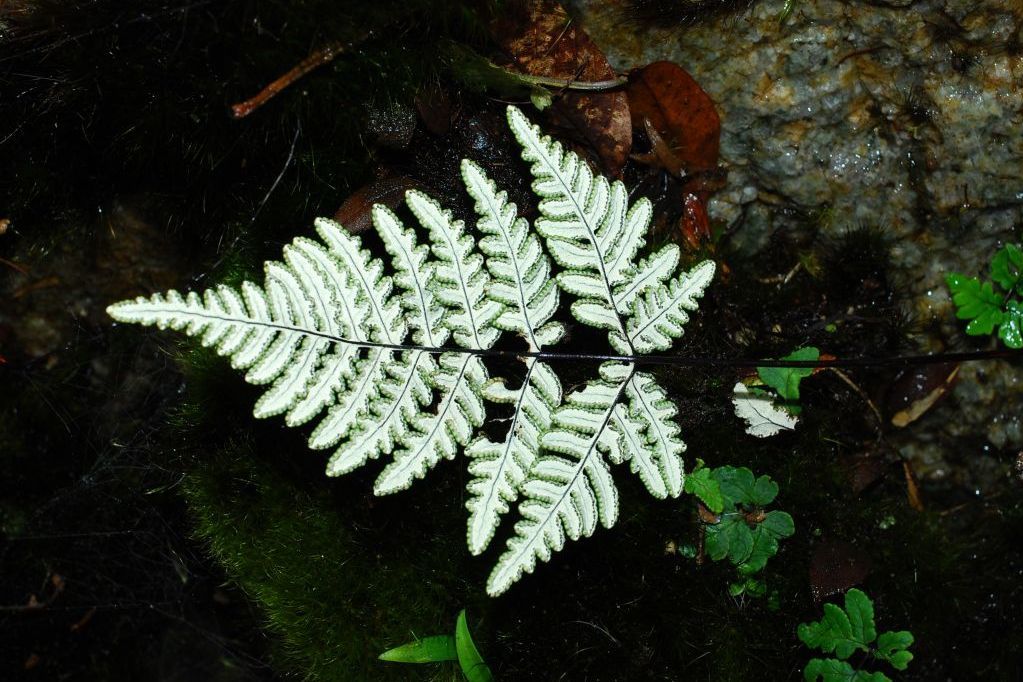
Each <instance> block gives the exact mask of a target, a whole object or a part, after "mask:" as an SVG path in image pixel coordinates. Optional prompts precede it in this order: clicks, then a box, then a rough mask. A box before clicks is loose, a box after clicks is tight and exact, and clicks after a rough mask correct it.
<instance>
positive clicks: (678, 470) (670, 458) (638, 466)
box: [620, 372, 686, 497]
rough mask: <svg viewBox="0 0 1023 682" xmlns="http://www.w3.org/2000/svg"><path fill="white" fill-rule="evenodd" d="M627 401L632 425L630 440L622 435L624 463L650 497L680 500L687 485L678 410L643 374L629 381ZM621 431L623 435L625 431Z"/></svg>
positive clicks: (683, 444)
mask: <svg viewBox="0 0 1023 682" xmlns="http://www.w3.org/2000/svg"><path fill="white" fill-rule="evenodd" d="M625 397H626V399H627V401H628V411H629V416H630V417H631V419H632V421H633V424H632V425H631V428H630V429H629V436H630V437H629V438H628V439H626V438H625V436H624V435H623V440H622V451H623V455H624V459H627V460H629V461H630V463H631V467H632V471H633V472H634V473H636V474H638V475H639V477H640V479H641V480H642V481H643V483H644V484H645V485H646V487H647V490H649V491H650V494H651V495H653V496H654V497H668V496H670V497H678V496H679V495H681V494H682V485H683V483H684V482H685V473H684V471H683V467H682V453H683V452H685V450H686V444H685V443H683V442H682V440H681V439H680V438H679V436H678V434H679V428H678V425H677V424H676V423H675V421H674V418H675V415H676V414H677V413H678V410H677V409H676V408H675V405H674V403H672V402H671V401H670V400H669V399H668V396H667V394H665V392H664V389H662V388H661V387H660V386H659V385H658V384H657V381H656V380H655V379H654V377H653V376H651V375H649V374H646V373H643V372H636V373H635V374H634V375H633V376H632V378H631V379H630V380H629V383H628V385H627V386H626V389H625ZM636 426H638V427H639V430H638V431H636V429H635V427H636ZM620 428H621V429H623V431H624V429H625V428H626V427H624V426H622V427H620Z"/></svg>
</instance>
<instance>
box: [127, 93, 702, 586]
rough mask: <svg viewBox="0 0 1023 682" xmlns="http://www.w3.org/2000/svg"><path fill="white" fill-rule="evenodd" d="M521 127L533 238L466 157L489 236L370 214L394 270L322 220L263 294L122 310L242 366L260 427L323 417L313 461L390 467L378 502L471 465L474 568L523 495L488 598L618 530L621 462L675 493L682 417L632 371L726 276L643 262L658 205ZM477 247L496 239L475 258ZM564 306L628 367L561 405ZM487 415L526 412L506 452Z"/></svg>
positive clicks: (659, 256) (176, 299)
mask: <svg viewBox="0 0 1023 682" xmlns="http://www.w3.org/2000/svg"><path fill="white" fill-rule="evenodd" d="M508 116H509V123H510V125H511V128H512V131H513V132H514V134H515V136H516V138H517V139H518V141H519V142H520V144H521V145H522V148H523V158H524V159H525V160H526V161H527V162H529V163H530V165H531V171H532V173H533V175H534V177H535V182H534V190H535V191H536V193H537V194H538V195H539V196H540V198H541V203H540V212H541V217H540V218H539V219H538V220H537V221H536V226H535V231H534V230H533V229H531V228H530V226H529V224H528V223H527V222H526V221H525V220H524V219H522V218H520V217H519V216H518V214H517V210H516V207H515V205H514V204H511V203H509V202H508V200H507V196H506V195H505V193H504V192H501V191H499V190H498V189H497V188H496V187H495V185H494V183H493V182H492V181H491V180H490V179H489V178H487V176H486V175H485V173H484V172H483V170H482V169H481V168H480V167H479V166H477V165H476V164H474V163H472V162H469V161H465V162H463V165H462V175H463V179H464V182H465V185H466V189H467V191H468V192H469V194H470V196H471V197H472V198H473V199H474V201H475V208H476V213H477V217H478V220H477V222H476V230H475V231H470V230H467V229H466V227H465V225H464V224H463V223H462V222H461V221H459V220H455V219H454V218H453V216H452V215H451V214H450V213H449V212H447V211H445V210H444V209H443V208H441V206H440V205H439V204H437V203H436V202H435V201H434V200H433V199H430V198H429V197H427V196H426V195H424V194H422V193H421V192H417V191H411V192H409V193H408V194H407V195H406V203H407V204H408V207H409V209H410V210H411V212H412V213H413V214H414V215H415V217H416V219H417V220H418V222H419V223H420V224H421V226H422V227H423V228H424V230H425V232H426V233H427V234H428V243H424V244H420V243H419V242H418V240H417V237H416V232H415V231H414V230H412V229H411V228H409V227H407V226H406V225H404V224H403V223H402V221H401V220H400V219H399V218H398V216H397V215H396V214H395V213H394V212H392V211H391V210H389V209H387V208H385V207H383V206H374V207H373V211H372V217H373V225H374V227H375V229H376V232H377V234H378V235H379V236H380V239H381V240H382V243H383V246H384V249H385V250H386V252H387V256H388V262H387V263H385V262H384V260H382V259H381V258H376V257H374V256H373V254H371V253H370V252H369V250H368V249H366V248H365V247H364V246H363V244H362V242H361V240H360V238H359V237H357V236H355V235H352V234H350V233H349V232H347V231H346V230H345V229H344V228H343V227H342V226H340V225H338V224H336V223H334V222H333V221H330V220H325V219H321V220H318V221H317V222H316V229H317V232H318V234H319V236H320V241H315V240H311V239H306V238H302V237H299V238H297V239H295V240H294V241H293V242H292V243H291V244H289V245H287V246H286V247H285V248H284V253H283V261H281V262H270V263H267V264H266V276H265V280H264V283H263V285H262V286H260V285H257V284H254V283H251V282H245V283H244V284H242V286H241V287H239V288H238V289H237V290H236V289H232V288H229V287H225V286H217V287H213V288H211V289H209V290H207V291H205V292H203V294H202V295H200V294H197V293H189V294H186V295H184V296H182V295H181V294H178V293H177V292H174V291H171V292H168V293H167V294H165V295H164V294H156V295H153V296H152V297H150V298H138V299H135V300H132V301H123V302H121V303H116V304H114V305H112V306H110V308H109V309H108V310H109V312H110V314H111V316H113V317H114V318H115V319H118V320H121V321H124V322H133V323H139V324H147V325H156V326H158V327H160V328H166V327H170V328H174V329H178V330H181V331H184V332H185V333H187V334H189V335H192V336H197V337H199V338H200V340H201V342H202V343H203V344H205V345H207V346H211V347H213V348H215V349H216V350H217V352H218V353H220V354H221V355H224V356H226V357H229V358H230V359H231V363H232V365H233V366H234V367H236V368H238V369H241V370H245V372H246V373H245V379H246V380H247V381H249V382H250V383H253V384H262V385H265V386H267V388H266V390H265V391H264V393H263V395H262V396H261V397H260V398H259V400H258V401H257V403H256V406H255V409H254V412H255V415H256V416H257V417H268V416H271V415H277V414H283V415H284V417H285V420H286V422H287V423H288V424H289V425H292V426H298V425H300V424H305V423H307V422H312V421H314V420H318V422H317V423H316V426H315V427H314V428H313V429H312V432H311V435H310V437H309V445H310V447H312V448H314V449H326V448H334V453H333V455H332V456H331V458H330V460H329V463H328V465H327V471H328V474H331V475H339V474H343V473H346V472H348V471H352V470H353V469H356V468H358V467H360V466H362V465H364V464H366V463H367V462H368V461H369V460H371V459H375V458H378V457H380V456H382V455H383V456H387V457H389V458H390V461H389V463H388V464H386V466H384V468H383V471H382V473H381V474H380V476H379V478H378V479H377V482H376V484H375V487H374V489H375V492H376V493H377V494H388V493H392V492H395V491H397V490H401V489H403V488H407V487H408V486H409V485H411V484H412V483H413V482H414V481H415V480H416V479H417V478H421V477H423V476H425V474H426V472H427V471H428V470H429V469H430V468H432V467H433V466H434V465H436V464H437V463H438V462H439V461H440V460H442V459H451V458H453V457H454V456H455V455H456V454H457V452H458V451H459V450H461V449H464V451H465V453H466V454H467V455H468V457H469V459H470V460H471V461H470V464H469V471H470V474H471V475H472V479H471V481H470V482H469V484H468V491H469V500H468V502H467V503H466V507H467V509H468V511H469V520H468V529H467V535H468V544H469V548H470V550H471V551H472V552H473V553H474V554H478V553H480V552H482V551H483V550H484V549H485V548H486V547H487V545H488V543H489V542H490V540H491V539H492V537H493V535H494V534H495V532H496V530H497V529H498V527H499V525H500V522H501V517H502V516H503V515H504V514H506V513H508V512H509V511H510V510H511V508H512V505H513V504H514V503H515V502H516V500H519V499H520V498H521V501H519V504H518V511H519V515H520V520H519V521H518V523H517V524H515V528H514V533H513V536H512V538H511V540H510V541H509V543H508V549H507V550H506V551H505V553H504V554H503V555H502V556H501V558H500V560H499V561H498V564H497V566H496V568H495V569H494V572H493V574H492V576H491V578H490V581H489V583H488V590H489V591H490V593H491V594H495V595H496V594H500V593H501V592H503V591H504V590H506V589H507V588H508V587H509V586H510V585H511V584H512V583H514V582H515V581H516V580H517V579H518V578H519V577H520V576H521V575H522V573H524V572H530V571H532V570H533V569H534V567H535V564H536V561H537V559H540V560H544V561H545V560H547V559H549V558H550V555H551V553H552V552H554V551H557V550H560V549H562V547H563V546H564V544H565V541H566V538H567V539H578V538H580V537H583V536H588V535H591V534H592V533H593V532H594V530H595V529H596V527H597V525H604V526H606V527H610V526H612V525H613V524H614V523H615V520H616V519H617V516H618V493H617V489H616V487H615V484H614V480H613V478H612V475H611V470H610V468H609V463H610V464H616V463H625V462H628V463H629V467H630V468H631V470H632V471H633V472H634V473H636V474H637V475H638V476H639V477H640V479H641V480H642V481H643V483H644V484H645V485H646V487H647V488H648V489H649V490H650V492H651V494H652V495H654V496H656V497H662V498H663V497H675V496H678V495H679V494H680V493H681V491H682V487H683V482H684V471H683V467H682V460H681V454H682V453H683V452H684V450H685V444H684V443H683V442H682V440H681V439H680V438H679V435H678V434H679V429H678V426H677V425H676V424H675V415H676V410H675V407H674V405H673V404H672V402H671V401H670V400H669V399H668V397H667V395H666V394H665V392H664V391H663V389H662V388H660V387H659V386H658V385H657V382H656V379H655V378H654V377H653V376H652V375H650V374H646V373H643V372H638V371H636V363H635V362H633V361H630V359H635V358H636V357H638V354H642V353H649V352H651V351H655V350H666V349H667V348H669V347H670V346H671V344H672V342H673V341H674V340H676V339H678V338H679V337H680V336H681V335H682V326H683V325H684V324H685V322H686V321H687V320H688V312H691V311H692V310H694V309H695V308H696V305H697V299H698V298H699V297H700V296H701V295H702V293H703V290H704V288H705V287H706V286H707V284H708V283H709V281H710V278H711V277H712V275H713V271H714V266H713V264H712V263H710V262H705V263H702V264H699V265H697V266H696V267H695V268H693V269H692V270H690V271H688V272H684V271H683V272H679V271H678V265H679V260H680V254H679V250H678V248H677V247H676V246H674V245H668V246H665V247H663V248H661V249H660V250H658V251H656V252H654V253H652V254H649V255H647V256H646V257H645V258H643V259H642V260H637V254H638V253H639V252H640V250H641V249H642V248H643V246H644V244H645V238H646V233H647V230H648V228H649V223H650V217H651V206H650V204H649V202H648V201H646V200H640V201H639V202H637V203H636V204H635V205H633V206H631V207H630V206H629V202H628V195H627V192H626V191H625V187H624V185H622V183H620V182H614V183H611V182H609V181H608V180H607V179H605V178H603V177H601V176H599V175H595V174H594V173H593V172H592V171H591V170H590V168H589V167H588V166H587V165H586V163H585V162H584V161H583V160H582V159H580V158H579V157H578V156H576V155H575V154H573V153H571V152H569V151H566V150H564V149H563V148H562V147H561V146H560V144H558V143H557V142H554V141H552V140H551V139H550V138H548V137H546V136H543V135H542V134H541V133H540V131H539V129H537V128H536V126H534V125H532V124H531V123H530V122H529V121H528V120H527V119H526V118H525V116H523V115H522V113H521V112H519V111H518V110H517V109H515V108H512V107H510V108H509V111H508ZM473 232H478V233H479V234H480V235H482V236H481V239H480V240H479V243H478V244H477V242H476V239H475V237H474V236H473ZM541 237H542V238H543V239H542V240H541ZM552 260H553V262H554V263H557V264H558V265H559V266H560V268H561V271H560V272H558V273H557V274H554V267H553V266H552ZM561 293H567V294H569V295H571V296H573V297H575V299H576V300H575V301H573V303H572V305H571V312H572V314H573V316H574V317H575V318H576V319H577V320H579V321H580V322H582V323H584V324H588V325H592V326H595V327H599V328H603V329H607V330H608V332H609V336H608V339H609V343H610V345H611V347H612V348H613V349H614V350H615V351H616V352H618V353H619V354H621V355H622V360H623V361H621V362H611V363H605V364H603V365H602V366H601V367H600V372H599V377H598V378H596V379H594V380H592V381H590V382H587V383H586V384H585V385H584V386H583V387H582V388H581V389H579V390H576V391H574V392H573V393H571V394H570V395H569V397H568V398H567V399H566V400H565V401H564V402H562V388H561V382H560V381H559V379H558V376H557V374H556V373H555V371H554V367H553V366H552V365H551V364H550V362H549V360H551V359H552V358H563V359H571V358H572V355H571V354H567V353H566V354H560V355H559V354H557V353H552V352H551V351H549V350H548V348H549V347H550V346H551V345H553V344H555V343H557V342H558V341H559V340H561V339H562V337H563V336H564V331H565V330H564V327H563V325H562V324H560V323H558V322H556V321H554V320H553V319H552V318H553V316H554V315H555V314H556V313H557V312H558V310H559V306H560V296H561ZM502 332H511V333H514V334H515V335H516V336H518V337H519V338H520V340H521V341H522V342H524V343H525V345H526V347H527V350H525V351H522V352H521V358H522V361H523V378H522V379H521V381H519V382H516V383H511V382H508V381H506V380H504V379H490V378H489V376H488V370H487V366H486V361H485V360H486V357H487V356H488V355H490V354H493V353H495V352H496V353H498V354H501V353H508V352H511V353H513V354H515V353H518V351H494V345H495V344H496V343H497V342H498V341H499V340H500V338H501V335H502ZM487 401H491V402H498V403H505V404H508V405H510V406H511V410H512V416H511V417H510V419H509V420H508V428H507V429H505V430H504V432H503V433H504V435H503V437H501V438H498V439H496V440H491V439H490V438H489V437H488V436H486V435H483V434H481V433H480V431H481V428H482V426H483V425H484V423H485V420H486V408H485V404H486V402H487Z"/></svg>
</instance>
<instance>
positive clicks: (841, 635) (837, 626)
mask: <svg viewBox="0 0 1023 682" xmlns="http://www.w3.org/2000/svg"><path fill="white" fill-rule="evenodd" d="M797 634H798V635H799V639H800V640H801V641H802V642H803V643H804V644H805V645H806V646H808V647H810V648H811V649H820V650H821V651H822V652H824V653H826V654H834V658H827V659H821V658H814V659H811V660H810V662H809V663H807V665H806V668H805V669H804V670H803V676H804V677H805V679H807V680H809V681H810V682H813V680H817V679H823V680H824V682H839V681H841V680H852V681H854V682H886V681H889V680H890V678H889V677H888V676H887V675H885V674H884V673H880V672H868V671H864V670H860V669H858V668H855V667H853V665H852V664H851V663H850V662H849V661H848V660H847V659H849V657H850V656H852V655H853V654H854V653H856V652H857V651H859V652H863V653H864V654H869V655H871V656H873V658H875V659H876V660H879V661H887V662H888V663H889V664H890V665H891V666H892V667H893V668H895V669H896V670H905V669H906V667H907V666H908V665H909V662H910V661H911V660H913V654H911V653H910V652H909V651H908V649H909V647H910V645H912V644H913V635H912V634H911V633H910V632H908V631H905V630H900V631H898V632H885V633H882V634H881V636H880V637H878V635H877V627H876V626H875V624H874V603H873V602H872V601H871V600H870V597H868V596H867V595H866V594H865V593H864V592H862V591H861V590H858V589H856V588H853V589H851V590H849V591H848V592H846V594H845V608H844V609H843V608H842V607H840V606H837V605H835V604H825V605H824V617H823V618H822V619H821V620H819V621H817V622H814V623H802V624H801V625H800V626H799V629H798V630H797ZM875 640H876V642H875Z"/></svg>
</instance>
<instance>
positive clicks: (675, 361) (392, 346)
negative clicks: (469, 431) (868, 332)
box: [152, 308, 1023, 369]
mask: <svg viewBox="0 0 1023 682" xmlns="http://www.w3.org/2000/svg"><path fill="white" fill-rule="evenodd" d="M152 312H154V313H161V312H163V313H165V314H172V313H180V312H181V311H180V310H165V311H161V310H159V309H156V308H154V309H152ZM190 315H192V316H194V317H199V318H204V319H209V320H219V321H222V322H232V323H238V320H237V319H235V318H229V317H224V316H222V315H211V314H209V313H206V312H203V313H199V312H192V313H190ZM248 324H251V325H252V326H254V327H266V328H270V329H276V330H278V331H283V332H293V333H298V334H305V335H307V336H315V337H317V338H322V339H326V340H328V341H331V342H334V343H343V344H348V345H351V346H358V347H359V348H380V349H383V350H394V351H406V350H412V351H424V352H426V353H461V354H465V355H478V356H480V357H485V358H490V357H495V358H519V359H523V358H537V359H539V360H543V361H545V362H550V361H554V362H558V361H563V362H630V363H633V364H637V365H670V366H673V367H741V368H746V367H805V368H811V369H817V368H826V367H919V366H921V365H937V364H941V363H946V362H978V361H981V360H999V359H1002V360H1023V349H1015V350H1014V349H1008V348H1006V349H994V350H980V351H965V352H959V353H936V354H933V355H892V356H890V357H869V356H866V357H865V356H860V357H851V358H834V359H823V360H776V359H773V358H760V359H757V358H713V357H707V356H696V357H684V356H680V355H614V354H603V353H554V352H550V351H527V350H499V349H494V348H459V347H450V348H449V347H445V348H439V347H436V346H420V345H416V344H400V343H377V342H374V341H353V340H351V339H345V338H342V337H340V336H334V335H333V334H328V333H326V332H321V331H316V330H312V329H302V328H299V327H293V326H289V325H283V324H274V323H270V322H261V321H256V320H253V321H251V322H248Z"/></svg>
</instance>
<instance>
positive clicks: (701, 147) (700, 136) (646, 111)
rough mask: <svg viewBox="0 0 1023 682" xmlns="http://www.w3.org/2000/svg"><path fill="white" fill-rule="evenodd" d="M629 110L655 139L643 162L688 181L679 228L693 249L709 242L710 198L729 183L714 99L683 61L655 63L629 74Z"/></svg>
mask: <svg viewBox="0 0 1023 682" xmlns="http://www.w3.org/2000/svg"><path fill="white" fill-rule="evenodd" d="M627 94H628V98H629V111H630V114H631V116H632V124H633V126H634V127H637V128H642V129H643V130H644V131H645V132H646V136H647V139H649V140H650V147H651V149H650V153H649V154H635V155H633V158H634V159H636V160H637V161H639V162H641V163H646V164H648V165H651V166H654V167H657V168H663V169H664V170H665V171H667V172H668V173H669V174H670V175H672V176H673V177H675V178H677V179H679V180H680V181H681V182H682V187H681V195H682V216H681V218H680V219H679V230H680V231H681V233H682V236H683V238H684V239H685V240H686V243H687V244H688V245H689V246H690V248H692V249H694V250H695V249H697V248H699V246H700V244H701V243H702V242H704V241H709V240H710V236H711V232H710V220H709V218H708V216H707V208H706V206H707V200H708V199H709V198H710V195H711V194H713V193H714V192H715V191H716V190H718V189H720V188H721V187H722V186H723V185H724V177H723V176H722V173H721V172H720V171H718V153H719V151H720V145H721V118H720V117H719V116H718V113H717V109H716V108H715V106H714V101H713V100H712V99H711V98H710V95H708V94H707V93H706V92H705V91H704V90H703V88H701V87H700V85H699V83H697V82H696V81H695V80H694V79H693V77H692V76H690V75H689V74H688V73H687V72H686V71H685V69H683V68H682V67H680V66H679V65H678V64H674V63H672V62H665V61H661V62H654V63H652V64H648V65H647V66H644V67H642V68H640V69H635V70H634V71H632V73H630V74H629V87H628V90H627Z"/></svg>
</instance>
